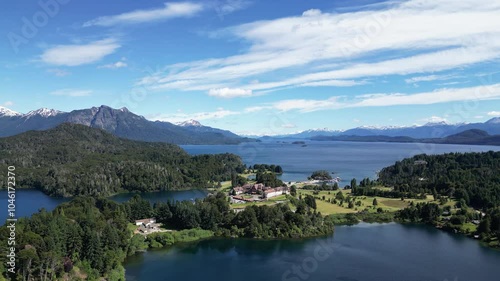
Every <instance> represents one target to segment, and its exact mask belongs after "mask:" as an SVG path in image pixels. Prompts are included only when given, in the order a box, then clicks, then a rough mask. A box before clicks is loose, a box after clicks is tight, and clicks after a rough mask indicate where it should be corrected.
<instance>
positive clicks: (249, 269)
mask: <svg viewBox="0 0 500 281" xmlns="http://www.w3.org/2000/svg"><path fill="white" fill-rule="evenodd" d="M499 264H500V252H498V251H495V250H492V249H488V248H486V247H483V246H481V245H480V244H479V243H477V241H474V240H472V239H469V238H466V237H463V236H460V235H455V234H449V233H446V232H443V231H440V230H436V229H434V228H432V227H428V226H423V225H401V224H395V223H391V224H366V223H361V224H359V225H356V226H339V227H336V229H335V234H334V236H332V237H326V238H316V239H308V240H301V241H294V240H285V241H274V240H271V241H257V240H247V239H213V240H205V241H201V242H198V243H194V244H184V245H177V246H174V247H171V248H167V249H161V250H155V251H148V252H146V253H143V254H139V255H136V256H134V257H132V258H129V259H128V260H127V262H126V264H125V267H126V277H127V280H131V281H135V280H158V281H163V280H165V281H166V280H169V281H176V280H207V281H212V280H213V281H215V280H217V281H222V280H239V281H253V280H276V281H278V280H283V281H298V280H311V281H314V280H318V281H326V280H339V281H365V280H366V281H376V280H380V281H390V280H394V281H444V280H448V281H462V280H463V281H465V280H470V281H473V280H474V281H491V280H497V279H498V276H499V274H500V267H499V266H498V265H499Z"/></svg>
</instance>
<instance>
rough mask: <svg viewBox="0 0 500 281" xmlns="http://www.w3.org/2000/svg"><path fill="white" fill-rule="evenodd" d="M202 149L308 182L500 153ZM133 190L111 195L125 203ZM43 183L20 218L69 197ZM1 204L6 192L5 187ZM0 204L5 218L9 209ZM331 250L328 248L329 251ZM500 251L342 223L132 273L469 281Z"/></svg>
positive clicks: (279, 146)
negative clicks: (413, 162)
mask: <svg viewBox="0 0 500 281" xmlns="http://www.w3.org/2000/svg"><path fill="white" fill-rule="evenodd" d="M183 148H184V149H185V150H186V151H188V152H189V153H191V154H193V155H197V154H205V153H226V152H229V153H235V154H238V155H240V156H241V157H242V159H243V161H244V162H245V164H247V165H248V164H261V163H269V164H278V165H281V166H282V167H283V169H284V170H285V173H284V175H283V176H282V179H283V180H285V181H296V180H304V179H306V178H307V177H308V176H309V175H310V174H311V173H312V172H313V171H315V170H320V169H326V170H328V171H330V172H335V173H336V176H340V177H341V178H343V180H344V182H345V183H346V184H347V183H348V182H349V181H350V179H351V178H353V177H355V178H358V179H361V178H364V177H372V178H375V177H376V173H377V171H379V170H380V169H382V168H383V167H385V166H388V165H392V164H394V162H395V161H397V160H401V159H403V158H406V157H411V156H413V155H416V154H420V153H427V154H439V153H445V152H471V151H475V152H478V151H488V150H495V151H498V150H500V147H494V146H464V145H435V144H425V145H423V144H413V143H411V144H398V143H359V142H312V141H308V142H307V146H306V147H302V145H294V144H291V143H276V142H272V143H269V142H267V143H266V142H264V143H252V144H242V145H237V146H231V145H216V146H203V145H202V146H183ZM205 195H206V193H205V192H204V191H199V190H189V191H176V192H173V191H172V192H156V193H148V194H142V196H143V197H145V198H147V199H148V200H150V201H151V202H158V201H167V200H193V199H196V198H201V197H204V196H205ZM132 196H133V194H119V195H116V196H114V197H112V199H113V200H115V201H117V202H123V201H126V200H128V199H129V198H130V197H132ZM67 200H68V199H65V198H51V197H48V196H46V195H44V194H42V193H41V192H39V191H37V190H18V191H17V200H16V204H17V216H18V217H22V216H29V215H31V214H32V213H35V212H37V211H38V209H40V208H45V209H47V210H52V209H54V208H55V207H56V206H57V205H58V204H60V203H62V202H65V201H67ZM0 202H7V192H6V191H5V190H2V191H0ZM6 205H7V204H3V203H2V204H1V206H5V210H0V221H4V219H5V218H6V215H7V208H6ZM325 249H326V250H325ZM499 265H500V253H499V252H497V251H494V250H491V249H488V248H485V247H483V246H481V245H480V244H479V243H478V242H477V241H474V240H472V239H469V238H466V237H463V236H460V235H452V234H448V233H445V232H442V231H439V230H436V229H434V228H432V227H427V226H416V225H399V224H373V225H369V224H364V223H363V224H360V225H357V226H352V227H349V226H340V227H337V228H336V232H335V235H334V237H333V240H332V239H331V237H330V238H321V239H310V240H304V241H255V240H245V239H239V240H227V239H214V240H206V241H202V242H199V243H194V244H184V245H178V246H175V247H171V248H168V249H162V250H155V251H148V252H146V253H143V254H139V255H136V256H134V257H132V258H130V259H128V260H127V263H126V264H125V267H126V270H127V280H132V281H134V280H169V281H174V280H208V281H212V280H214V281H215V280H216V281H224V280H239V281H246V280H252V281H253V280H266V281H267V280H283V281H287V280H289V281H300V280H322V281H323V280H339V281H358V280H359V281H361V280H370V281H372V280H381V281H382V280H383V281H387V280H394V281H444V280H447V281H462V280H464V281H465V280H474V281H481V280H485V281H486V280H487V281H490V280H495V279H498V276H499V274H500V267H499Z"/></svg>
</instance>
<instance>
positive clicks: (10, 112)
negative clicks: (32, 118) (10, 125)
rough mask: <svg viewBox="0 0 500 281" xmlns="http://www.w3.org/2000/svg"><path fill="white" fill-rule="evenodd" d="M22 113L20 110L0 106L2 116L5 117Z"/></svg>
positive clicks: (0, 115)
mask: <svg viewBox="0 0 500 281" xmlns="http://www.w3.org/2000/svg"><path fill="white" fill-rule="evenodd" d="M21 115H22V114H21V113H18V112H15V111H14V110H11V109H8V108H6V107H3V106H0V117H3V116H8V117H14V116H21Z"/></svg>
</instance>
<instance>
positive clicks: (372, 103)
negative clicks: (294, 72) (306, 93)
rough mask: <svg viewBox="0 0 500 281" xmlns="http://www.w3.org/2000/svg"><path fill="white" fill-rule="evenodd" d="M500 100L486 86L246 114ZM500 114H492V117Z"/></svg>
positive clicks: (284, 105)
mask: <svg viewBox="0 0 500 281" xmlns="http://www.w3.org/2000/svg"><path fill="white" fill-rule="evenodd" d="M498 99H500V84H493V85H483V86H476V87H468V88H454V89H452V88H450V89H439V90H435V91H432V92H422V93H414V94H402V93H393V94H367V95H360V96H357V97H355V98H350V99H349V98H347V97H331V98H328V99H323V100H315V99H290V100H281V101H277V102H274V103H270V104H264V105H260V106H253V107H248V108H246V109H245V112H247V113H251V112H257V111H261V110H279V111H298V112H313V111H319V110H333V109H341V108H358V107H385V106H396V105H425V104H437V103H446V102H458V101H471V100H473V101H481V100H498ZM496 113H499V112H496V111H492V112H490V113H488V115H490V116H495V115H494V114H496Z"/></svg>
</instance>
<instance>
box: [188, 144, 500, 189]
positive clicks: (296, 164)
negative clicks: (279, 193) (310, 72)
mask: <svg viewBox="0 0 500 281" xmlns="http://www.w3.org/2000/svg"><path fill="white" fill-rule="evenodd" d="M283 141H284V142H286V143H283ZM293 141H294V140H280V142H279V143H278V142H276V141H274V142H262V143H243V144H240V145H183V146H182V148H184V149H185V150H186V151H187V152H189V153H190V154H193V155H198V154H207V153H208V154H213V153H226V152H228V153H234V154H237V155H239V156H241V158H242V159H243V162H244V163H245V164H246V165H254V164H276V165H281V166H282V167H283V170H284V171H285V173H284V174H283V175H282V177H281V179H282V180H283V181H285V182H288V181H302V180H306V179H307V177H308V176H310V175H311V174H312V172H314V171H316V170H327V171H329V172H335V176H336V177H340V178H342V180H343V181H342V182H341V186H344V185H348V184H349V183H350V181H351V179H352V178H356V179H358V181H359V180H361V179H363V178H365V177H370V178H373V179H376V178H377V172H378V171H379V170H380V169H382V168H384V167H386V166H389V165H393V164H394V162H396V161H398V160H402V159H404V158H408V157H412V156H414V155H417V154H422V153H426V154H442V153H447V152H481V151H488V150H494V151H498V150H500V147H498V146H478V145H449V144H419V143H366V142H334V141H306V144H307V146H306V147H302V145H300V144H292V142H293Z"/></svg>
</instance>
